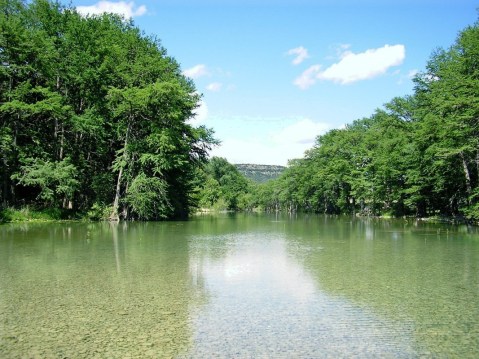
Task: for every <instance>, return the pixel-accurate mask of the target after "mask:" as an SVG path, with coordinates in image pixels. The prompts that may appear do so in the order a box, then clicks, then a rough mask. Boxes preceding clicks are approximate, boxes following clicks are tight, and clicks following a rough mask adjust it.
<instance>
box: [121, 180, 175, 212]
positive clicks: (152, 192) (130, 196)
mask: <svg viewBox="0 0 479 359" xmlns="http://www.w3.org/2000/svg"><path fill="white" fill-rule="evenodd" d="M167 187H168V186H167V184H166V182H165V181H163V180H161V179H160V178H158V177H147V176H146V175H145V174H144V173H140V174H139V175H138V176H137V177H135V179H134V180H133V181H132V183H131V185H130V187H129V188H128V191H127V194H126V198H125V202H126V203H127V204H128V205H129V206H131V208H132V211H133V212H134V214H135V215H137V216H138V218H139V219H158V218H168V217H169V216H170V214H171V211H172V207H171V204H170V202H169V199H168V191H167Z"/></svg>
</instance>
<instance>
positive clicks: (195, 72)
mask: <svg viewBox="0 0 479 359" xmlns="http://www.w3.org/2000/svg"><path fill="white" fill-rule="evenodd" d="M208 74H209V71H208V69H207V67H206V65H203V64H199V65H195V66H193V67H191V68H189V69H186V70H184V71H183V75H185V76H187V77H190V78H192V79H197V78H199V77H202V76H206V75H208Z"/></svg>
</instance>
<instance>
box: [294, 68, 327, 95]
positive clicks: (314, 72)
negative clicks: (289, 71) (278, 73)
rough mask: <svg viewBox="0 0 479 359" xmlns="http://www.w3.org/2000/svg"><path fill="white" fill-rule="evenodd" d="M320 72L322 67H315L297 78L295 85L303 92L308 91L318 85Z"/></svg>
mask: <svg viewBox="0 0 479 359" xmlns="http://www.w3.org/2000/svg"><path fill="white" fill-rule="evenodd" d="M320 70H321V65H313V66H311V67H310V68H308V69H307V70H306V71H304V72H303V73H302V74H301V75H300V76H299V77H298V78H296V80H294V82H293V83H294V84H295V85H296V86H298V87H299V88H300V89H301V90H306V89H307V88H308V87H311V86H313V85H314V84H315V83H316V81H317V76H318V74H319V72H320Z"/></svg>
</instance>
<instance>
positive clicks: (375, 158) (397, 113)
mask: <svg viewBox="0 0 479 359" xmlns="http://www.w3.org/2000/svg"><path fill="white" fill-rule="evenodd" d="M415 83H416V87H415V92H414V94H413V95H412V96H406V97H403V98H395V99H393V100H391V101H390V102H389V103H387V104H386V105H385V106H384V108H383V109H379V110H377V111H376V112H375V113H374V114H373V115H372V116H370V117H369V118H364V119H361V120H357V121H355V122H354V123H352V124H351V125H348V126H346V128H344V129H341V130H332V131H330V132H328V133H326V134H325V135H322V136H320V137H318V138H317V141H316V145H315V147H314V148H312V149H311V150H309V151H308V153H307V154H306V156H305V158H303V159H301V160H297V161H293V162H291V163H290V166H289V168H288V169H287V170H286V171H285V172H284V173H283V174H282V176H281V177H280V178H279V179H278V180H276V181H272V182H270V183H267V184H266V185H264V186H262V187H260V188H259V192H258V199H259V205H260V206H261V207H263V208H265V209H267V210H279V209H282V210H288V211H294V210H297V209H301V210H307V211H315V212H324V213H362V214H371V215H393V216H402V215H417V216H435V215H448V216H458V215H464V216H466V217H467V218H470V219H478V218H479V207H478V203H479V195H478V193H479V192H478V191H479V165H478V164H479V91H478V90H479V25H478V24H477V23H476V24H475V25H474V26H470V27H468V28H466V29H465V30H464V31H462V32H461V33H460V34H459V36H458V38H457V40H456V42H455V44H454V45H453V46H451V47H450V48H449V49H447V50H443V49H439V50H437V51H436V52H434V53H433V54H432V56H431V59H430V61H429V62H428V64H427V66H426V71H425V72H423V73H421V74H419V75H418V76H417V77H416V79H415Z"/></svg>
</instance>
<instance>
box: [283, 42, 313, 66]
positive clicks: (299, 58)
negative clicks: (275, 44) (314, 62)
mask: <svg viewBox="0 0 479 359" xmlns="http://www.w3.org/2000/svg"><path fill="white" fill-rule="evenodd" d="M287 54H288V55H296V57H295V58H294V59H293V61H292V64H293V65H299V64H300V63H302V62H303V61H304V60H306V59H307V58H309V54H308V49H305V48H304V47H303V46H300V47H296V48H294V49H291V50H288V52H287Z"/></svg>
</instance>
